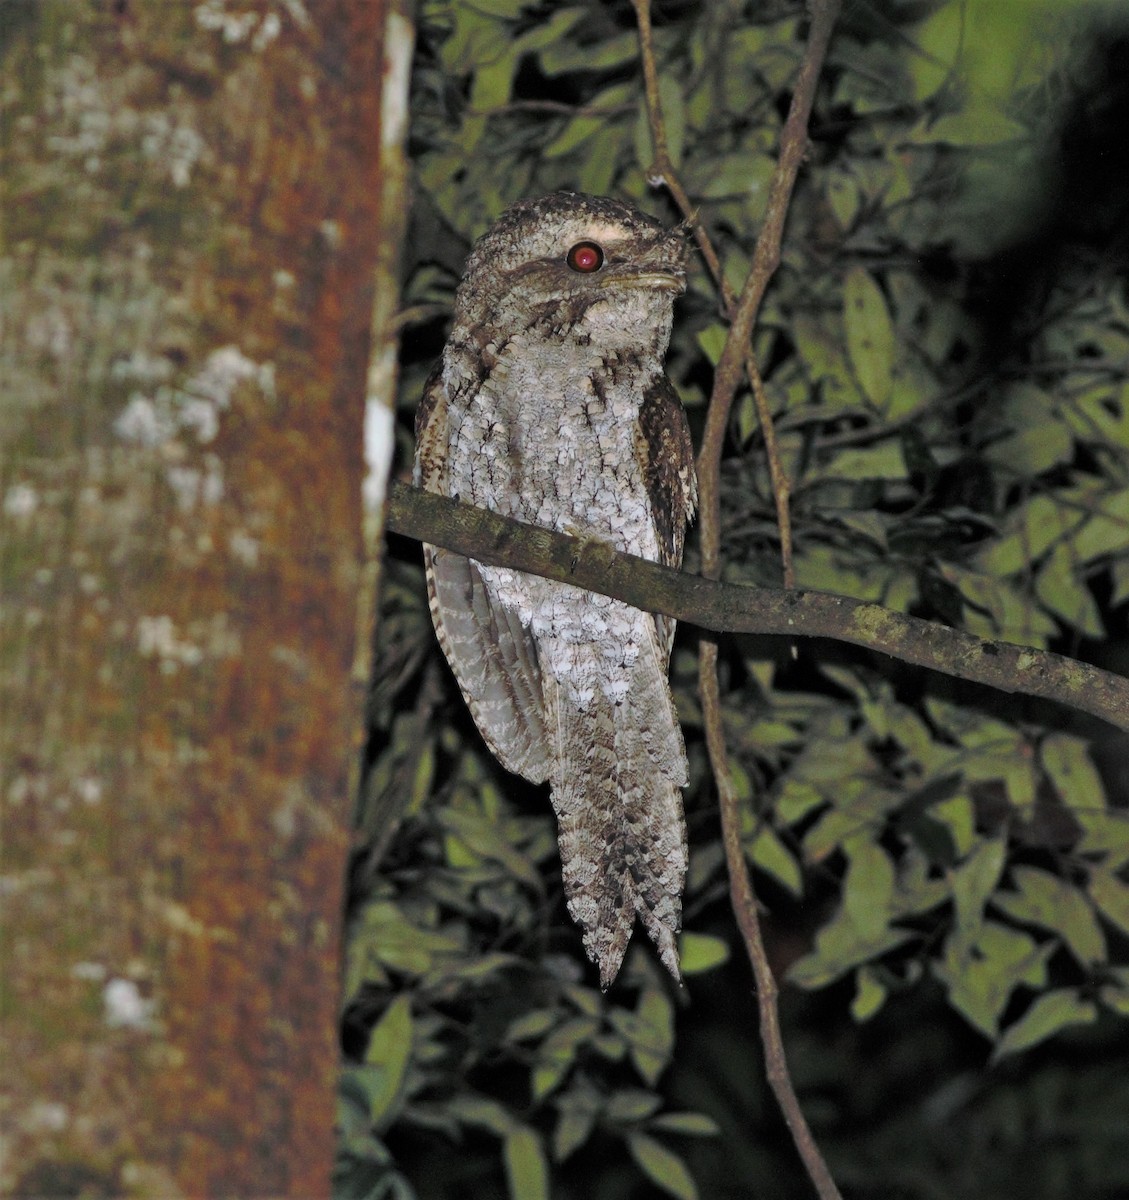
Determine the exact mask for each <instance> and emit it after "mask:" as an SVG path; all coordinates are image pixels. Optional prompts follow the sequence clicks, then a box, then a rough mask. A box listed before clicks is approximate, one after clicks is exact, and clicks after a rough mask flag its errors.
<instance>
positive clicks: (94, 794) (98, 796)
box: [74, 775, 102, 806]
mask: <svg viewBox="0 0 1129 1200" xmlns="http://www.w3.org/2000/svg"><path fill="white" fill-rule="evenodd" d="M74 790H75V792H76V793H77V795H78V798H79V800H81V801H82V803H83V804H87V805H91V806H93V805H95V804H101V803H102V781H101V780H100V779H97V778H95V776H93V775H83V776H82V777H81V778H79V779H76V780H75V785H74Z"/></svg>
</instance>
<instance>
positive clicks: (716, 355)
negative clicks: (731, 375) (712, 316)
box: [697, 321, 729, 367]
mask: <svg viewBox="0 0 1129 1200" xmlns="http://www.w3.org/2000/svg"><path fill="white" fill-rule="evenodd" d="M728 336H729V330H728V329H727V328H726V327H725V326H724V325H722V324H720V323H719V322H717V321H715V322H714V323H713V324H712V325H707V326H706V327H705V329H701V330H699V331H698V339H697V340H698V345H699V346H700V347H701V349H702V353H703V354H704V355H705V356H706V358H708V359H709V362H710V365H711V366H714V367H716V366H717V364H718V363H719V362H720V361H721V352H722V350H724V349H725V340H726V338H727V337H728Z"/></svg>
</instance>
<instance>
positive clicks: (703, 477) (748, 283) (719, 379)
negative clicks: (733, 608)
mask: <svg viewBox="0 0 1129 1200" xmlns="http://www.w3.org/2000/svg"><path fill="white" fill-rule="evenodd" d="M632 3H633V4H634V7H635V13H636V19H637V21H638V25H639V44H640V50H641V56H642V60H643V79H644V89H645V93H646V98H647V111H648V116H649V118H650V125H651V133H652V139H653V141H654V148H655V168H654V172H655V174H656V175H658V176H660V177H661V179H662V180H663V182H665V183H666V185H667V187H668V188H669V189H670V191H671V194H672V195H673V196H674V198H675V201H676V203H677V204H678V206H679V208H680V209H682V212H683V214H684V215H685V216H690V215H691V211H690V203H689V197H687V196H686V194H685V191H684V189H683V188H682V186H681V184H680V183H679V181H678V178H677V175H676V173H675V172H674V170H673V167H672V164H671V162H670V156H669V153H668V151H667V145H666V134H665V126H664V124H663V120H662V111H661V101H660V95H659V86H658V73H657V70H656V67H655V57H654V44H653V37H652V32H651V13H650V0H632ZM839 6H840V0H812V21H811V28H810V30H809V33H808V44H807V48H806V50H805V52H804V59H803V62H802V63H801V66H800V71H799V74H798V76H797V78H796V85H795V89H794V91H793V93H792V104H791V107H790V109H789V112H788V118H787V120H786V121H785V123H784V128H783V130H782V131H781V136H780V158H779V161H778V162H777V165H776V170H775V172H774V174H773V177H772V184H771V186H770V188H769V195H768V207H767V210H766V213H765V219H764V224H763V225H762V227H761V231H760V235H759V236H758V238H757V244H756V249H755V251H754V253H753V262H752V265H751V267H750V269H749V275H748V278H747V279H746V280H745V286H744V288H743V290H742V293H741V298H740V300H739V301H738V302H737V304H736V305H734V304H733V302H732V297H731V293H730V292H729V289H728V288H727V286H726V284H725V281H724V279H723V278H722V277H721V272H720V265H719V261H718V257H717V254H716V252H714V251H713V248H712V246H710V247H709V251H708V252H707V251H706V249H705V248H704V246H705V245H707V244H708V243H709V239H708V237H706V235H705V232H704V230H701V228H700V225H698V226H696V230H695V233H696V236H697V240H698V245H699V246H702V247H703V251H702V253H703V255H704V256H705V258H706V262H707V263H708V264H709V266H710V270H711V271H712V272H713V274H714V277H715V279H718V281H719V285H720V287H721V290H722V295H723V297H724V298H725V302H726V307H727V309H728V310H729V317H730V327H729V336H728V338H727V339H726V342H725V348H724V350H723V351H722V355H721V359H720V361H719V362H718V364H717V368H716V371H715V373H714V386H713V394H712V395H711V397H710V405H709V411H708V413H707V415H706V428H705V433H704V435H703V439H702V446H701V449H700V451H699V455H698V486H699V502H700V516H699V522H700V538H701V552H702V574H703V575H705V576H706V577H707V578H710V579H715V580H716V579H717V578H718V577H719V576H720V573H721V505H720V477H721V452H722V448H723V444H724V441H725V432H726V429H727V428H728V425H729V414H730V411H731V409H732V407H733V398H734V396H735V395H736V392H737V385H738V383H739V382H740V373H741V368H742V366H743V365H744V366H745V369H746V371H747V373H748V376H749V381H750V383H751V385H752V388H753V401H754V404H755V405H756V409H757V417H758V419H759V420H760V422H761V428H762V430H763V432H764V437H765V448H766V450H767V452H768V462H769V470H770V474H771V478H772V488H773V496H774V498H775V500H776V508H777V514H778V523H779V526H780V535H781V546H782V554H783V556H784V571H785V583H786V585H788V586H791V585H792V584H793V583H794V578H793V572H792V554H791V522H790V519H789V516H788V489H787V480H786V477H785V476H784V472H783V470H782V467H781V462H780V456H779V450H778V447H777V444H776V438H775V434H774V432H773V427H772V419H771V414H770V412H769V408H768V401H767V398H766V397H765V394H764V385H763V382H762V380H761V377H760V372H759V371H758V370H757V367H756V362H755V360H754V358H753V354H752V333H753V328H754V326H755V324H756V319H757V315H758V313H759V311H760V305H761V301H762V300H763V299H764V294H765V291H766V289H767V287H768V283H769V280H770V279H771V278H772V276H773V274H774V273H775V271H776V268H777V266H778V265H779V263H780V247H781V242H782V239H783V234H784V221H785V218H786V217H787V214H788V207H789V204H790V202H791V197H792V189H793V187H794V186H795V182H796V176H797V175H798V173H799V169H800V164H801V162H802V161H803V157H804V153H805V151H806V148H807V127H808V118H809V116H810V114H811V109H812V104H813V102H814V99H815V86H816V82H817V80H818V78H819V73H820V69H821V68H822V65H823V60H824V58H825V56H826V53H827V47H828V44H829V42H830V39H831V31H832V29H833V27H834V24H835V19H836V17H837V16H838V13H839ZM698 690H699V692H700V694H701V698H702V713H703V718H704V721H705V728H706V743H707V748H708V750H709V755H710V763H711V766H712V768H713V773H714V778H715V779H716V780H717V786H718V795H719V800H720V810H721V822H722V830H723V838H724V842H725V857H726V863H727V865H728V868H729V879H730V895H731V897H732V902H733V909H734V912H735V914H736V916H737V923H738V926H739V927H740V929H741V933H742V936H743V938H744V941H745V948H746V951H747V952H748V955H749V960H750V962H751V964H752V967H753V975H754V977H755V978H756V981H757V1004H758V1008H759V1012H760V1026H761V1041H762V1043H763V1045H764V1053H765V1072H766V1075H767V1078H768V1081H769V1085H770V1086H771V1087H772V1090H773V1093H774V1094H775V1096H776V1099H777V1102H778V1103H779V1105H780V1108H781V1111H782V1112H783V1114H784V1119H785V1121H786V1122H787V1123H788V1127H789V1129H790V1130H791V1132H792V1138H793V1141H794V1142H795V1144H796V1149H797V1151H798V1153H799V1155H800V1157H801V1159H802V1160H803V1163H804V1166H805V1167H806V1168H807V1172H808V1175H809V1177H810V1178H811V1181H812V1183H813V1184H814V1186H815V1189H816V1191H817V1192H818V1193H819V1195H820V1197H821V1198H823V1200H837V1198H838V1197H839V1189H838V1188H837V1187H836V1186H835V1181H834V1179H832V1177H831V1173H830V1171H829V1170H828V1169H827V1164H826V1163H825V1162H824V1160H823V1156H822V1154H821V1153H820V1150H819V1147H818V1146H817V1145H816V1143H815V1139H814V1138H813V1137H812V1134H811V1130H810V1129H809V1128H808V1124H807V1121H806V1119H805V1117H804V1114H803V1110H802V1109H801V1108H800V1103H799V1100H798V1098H797V1097H796V1091H795V1088H794V1087H793V1085H792V1079H791V1076H790V1074H789V1072H788V1065H787V1061H786V1058H785V1053H784V1043H783V1040H782V1038H781V1036H780V1020H779V1012H778V1009H777V1000H776V981H775V979H774V978H773V975H772V968H771V966H770V965H769V962H768V956H767V954H766V953H765V948H764V940H763V938H762V936H761V929H760V921H759V918H758V916H757V904H756V895H755V893H754V891H753V885H752V879H751V877H750V875H749V868H748V863H747V862H746V860H745V852H744V847H743V845H742V840H741V832H740V831H741V821H740V815H741V814H740V803H739V799H738V796H737V793H736V790H735V789H734V788H733V786H732V782H731V775H730V770H729V761H728V754H727V751H726V747H725V737H724V733H723V730H722V723H721V694H720V686H719V683H718V674H717V643H716V642H715V641H710V640H708V639H707V640H703V643H702V647H701V652H700V655H699V659H698Z"/></svg>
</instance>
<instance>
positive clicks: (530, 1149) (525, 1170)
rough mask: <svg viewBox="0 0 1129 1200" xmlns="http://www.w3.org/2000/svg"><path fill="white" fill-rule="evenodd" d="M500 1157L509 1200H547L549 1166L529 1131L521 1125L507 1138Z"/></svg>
mask: <svg viewBox="0 0 1129 1200" xmlns="http://www.w3.org/2000/svg"><path fill="white" fill-rule="evenodd" d="M502 1154H503V1158H504V1161H505V1164H506V1181H507V1182H508V1184H509V1189H510V1198H511V1200H549V1164H548V1163H547V1162H546V1161H545V1151H544V1149H543V1148H542V1145H541V1139H540V1138H539V1137H538V1136H537V1134H536V1133H534V1132H533V1130H532V1129H529V1128H527V1127H526V1126H524V1125H523V1126H521V1127H520V1128H518V1129H515V1130H514V1131H513V1132H512V1133H510V1134H508V1135H507V1137H506V1140H505V1142H504V1143H503V1145H502Z"/></svg>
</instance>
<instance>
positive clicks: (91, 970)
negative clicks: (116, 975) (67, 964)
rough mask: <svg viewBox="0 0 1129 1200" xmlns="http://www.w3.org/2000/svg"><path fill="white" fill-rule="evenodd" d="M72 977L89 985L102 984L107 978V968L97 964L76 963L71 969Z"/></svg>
mask: <svg viewBox="0 0 1129 1200" xmlns="http://www.w3.org/2000/svg"><path fill="white" fill-rule="evenodd" d="M71 975H72V976H73V977H74V978H75V979H85V980H87V981H88V982H89V983H101V982H102V980H103V979H105V978H106V975H107V971H106V968H105V967H104V966H103V965H102V964H101V963H97V962H76V963H75V964H74V966H73V967H71Z"/></svg>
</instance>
